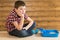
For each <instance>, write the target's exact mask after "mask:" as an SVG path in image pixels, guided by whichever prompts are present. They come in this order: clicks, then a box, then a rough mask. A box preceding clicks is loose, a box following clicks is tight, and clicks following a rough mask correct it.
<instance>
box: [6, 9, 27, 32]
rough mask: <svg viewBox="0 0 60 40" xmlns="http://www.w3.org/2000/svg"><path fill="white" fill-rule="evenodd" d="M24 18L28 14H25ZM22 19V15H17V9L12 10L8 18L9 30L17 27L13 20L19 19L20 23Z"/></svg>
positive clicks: (7, 25)
mask: <svg viewBox="0 0 60 40" xmlns="http://www.w3.org/2000/svg"><path fill="white" fill-rule="evenodd" d="M24 18H25V19H27V18H28V16H27V15H26V14H24ZM20 20H21V18H20V16H18V15H17V13H16V12H15V10H12V11H11V13H10V15H9V16H8V17H7V20H6V28H7V31H8V32H10V31H12V30H14V29H16V28H15V26H14V25H13V24H12V22H14V21H17V22H18V23H20Z"/></svg>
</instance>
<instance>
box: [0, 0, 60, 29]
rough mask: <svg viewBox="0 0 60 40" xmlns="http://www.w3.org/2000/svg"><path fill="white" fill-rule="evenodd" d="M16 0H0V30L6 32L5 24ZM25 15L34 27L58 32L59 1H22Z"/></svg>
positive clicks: (59, 25) (59, 27)
mask: <svg viewBox="0 0 60 40" xmlns="http://www.w3.org/2000/svg"><path fill="white" fill-rule="evenodd" d="M15 1H17V0H3V1H2V0H0V30H6V28H5V22H6V18H7V16H8V15H9V13H10V11H11V10H12V9H13V8H14V3H15ZM23 1H24V2H25V3H26V7H27V12H26V14H27V15H28V16H29V17H31V18H32V19H33V20H34V21H36V27H39V28H40V27H42V28H46V29H57V30H60V0H23Z"/></svg>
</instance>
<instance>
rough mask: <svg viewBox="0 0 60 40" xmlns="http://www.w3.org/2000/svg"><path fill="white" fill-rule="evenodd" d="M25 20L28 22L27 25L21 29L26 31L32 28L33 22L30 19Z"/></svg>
mask: <svg viewBox="0 0 60 40" xmlns="http://www.w3.org/2000/svg"><path fill="white" fill-rule="evenodd" d="M26 20H27V21H29V24H28V25H27V26H26V27H24V28H23V29H26V30H28V29H29V28H30V27H31V26H32V24H33V20H32V19H31V18H30V17H28V18H27V19H26Z"/></svg>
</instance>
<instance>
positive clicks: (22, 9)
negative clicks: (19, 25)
mask: <svg viewBox="0 0 60 40" xmlns="http://www.w3.org/2000/svg"><path fill="white" fill-rule="evenodd" d="M14 8H15V11H16V12H21V13H25V11H26V5H25V3H24V2H23V1H16V2H15V5H14Z"/></svg>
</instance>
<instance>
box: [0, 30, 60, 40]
mask: <svg viewBox="0 0 60 40" xmlns="http://www.w3.org/2000/svg"><path fill="white" fill-rule="evenodd" d="M0 40H60V34H59V37H41V35H40V34H39V33H38V34H36V35H35V34H34V35H32V36H30V37H25V38H18V37H14V36H10V35H8V33H7V32H6V31H0Z"/></svg>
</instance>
